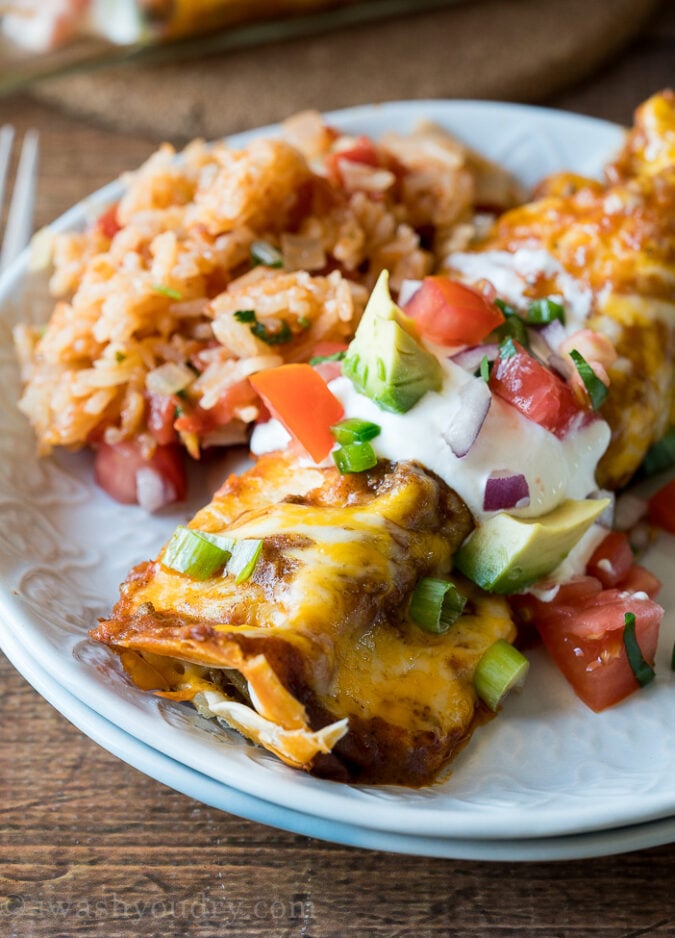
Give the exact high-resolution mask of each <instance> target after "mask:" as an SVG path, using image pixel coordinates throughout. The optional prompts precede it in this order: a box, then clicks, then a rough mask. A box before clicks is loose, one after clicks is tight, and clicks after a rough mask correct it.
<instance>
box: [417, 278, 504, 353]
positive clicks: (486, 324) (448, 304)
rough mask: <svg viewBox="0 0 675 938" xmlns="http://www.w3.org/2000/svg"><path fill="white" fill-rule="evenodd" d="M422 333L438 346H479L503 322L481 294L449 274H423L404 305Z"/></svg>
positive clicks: (494, 308)
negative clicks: (423, 276) (443, 275)
mask: <svg viewBox="0 0 675 938" xmlns="http://www.w3.org/2000/svg"><path fill="white" fill-rule="evenodd" d="M405 312H406V314H407V315H408V316H410V317H412V318H413V319H414V320H415V322H416V323H417V326H418V328H419V330H420V332H421V333H422V335H423V336H424V337H425V338H427V339H429V341H431V342H437V343H438V344H439V345H478V343H479V342H482V340H483V339H484V338H485V337H486V336H487V335H489V333H490V332H492V330H493V329H496V328H497V326H499V325H501V323H503V322H504V314H503V313H502V311H501V310H500V309H499V308H498V307H497V306H495V305H494V303H491V302H490V301H489V300H488V299H487V298H486V297H485V296H484V295H483V294H482V293H479V292H478V290H474V289H472V288H471V287H467V286H465V284H463V283H458V282H457V281H456V280H451V279H450V278H449V277H441V276H434V277H425V278H424V280H423V281H422V285H421V286H420V288H419V290H417V292H416V293H414V294H413V295H412V297H411V298H410V300H409V301H408V303H407V304H406V306H405Z"/></svg>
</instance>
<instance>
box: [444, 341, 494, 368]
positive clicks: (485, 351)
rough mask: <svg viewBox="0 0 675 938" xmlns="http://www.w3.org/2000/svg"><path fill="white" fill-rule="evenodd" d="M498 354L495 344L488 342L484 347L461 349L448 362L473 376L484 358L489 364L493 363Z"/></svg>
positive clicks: (473, 346) (474, 346)
mask: <svg viewBox="0 0 675 938" xmlns="http://www.w3.org/2000/svg"><path fill="white" fill-rule="evenodd" d="M498 354H499V346H498V345H497V343H496V342H490V343H487V344H486V345H472V346H471V347H470V348H465V349H462V351H461V352H457V354H456V355H453V356H452V358H451V359H450V361H451V362H454V363H455V365H459V366H460V368H464V370H465V371H469V372H471V374H473V373H474V371H475V370H476V369H477V368H478V367H479V365H480V363H481V362H482V361H483V359H484V358H485V357H486V356H487V360H488V361H489V362H493V361H494V360H495V359H496V357H497V355H498Z"/></svg>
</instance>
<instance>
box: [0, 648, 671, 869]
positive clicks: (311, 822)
mask: <svg viewBox="0 0 675 938" xmlns="http://www.w3.org/2000/svg"><path fill="white" fill-rule="evenodd" d="M5 639H6V644H5V649H4V650H5V652H6V653H7V654H8V656H9V659H10V661H11V662H12V664H13V665H14V666H15V668H16V669H17V670H18V671H20V672H21V673H22V674H23V675H24V677H25V678H26V679H27V680H28V681H29V682H30V683H31V684H32V685H33V687H34V688H35V689H36V690H37V691H38V692H39V693H40V694H41V695H42V696H43V697H44V698H45V700H47V701H49V703H51V704H52V706H54V707H55V708H56V709H57V710H58V711H59V712H60V713H61V714H62V715H63V716H65V717H66V718H67V719H68V720H70V722H71V723H73V724H74V725H75V726H77V727H78V728H79V729H80V730H82V732H83V733H85V734H86V735H87V736H89V738H90V739H93V740H94V742H96V743H98V744H99V745H100V746H102V747H103V748H104V749H107V750H108V752H111V753H113V755H116V756H118V757H119V758H120V759H122V760H123V761H124V762H126V763H127V764H128V765H131V766H133V767H134V768H136V769H138V770H139V771H141V772H144V773H145V774H146V775H149V776H150V777H151V778H154V779H156V780H157V781H160V782H162V783H163V784H164V785H168V786H169V787H170V788H174V789H175V790H176V791H180V792H182V793H183V794H184V795H188V796H189V797H190V798H195V799H197V800H198V801H201V802H203V803H204V804H208V805H211V806H212V807H215V808H219V809H220V810H222V811H227V812H228V813H229V814H236V815H238V816H239V817H244V818H247V819H248V820H251V821H258V822H259V823H261V824H268V825H269V826H271V827H278V828H281V829H282V830H287V831H291V832H293V833H295V834H303V835H305V836H308V837H317V838H319V839H320V840H330V841H333V842H334V843H340V844H346V845H347V846H350V847H368V848H370V849H371V850H386V851H389V852H392V853H405V854H418V855H421V856H432V857H446V858H452V859H456V860H491V861H500V862H505V861H507V862H512V861H542V860H580V859H584V858H586V857H599V856H607V855H609V854H615V853H627V852H628V851H631V850H641V849H643V848H645V847H655V846H658V845H660V844H666V843H670V842H671V841H672V840H675V818H674V817H669V818H662V819H661V820H658V821H651V822H647V823H645V824H636V825H634V826H631V827H618V828H611V829H610V830H604V831H594V832H592V833H588V834H573V835H571V836H569V837H532V838H529V839H526V840H460V839H457V838H451V837H444V838H443V837H416V836H414V835H405V834H397V833H389V832H387V831H375V830H371V829H369V828H367V827H358V826H356V825H353V824H343V823H340V822H339V821H328V820H326V819H325V818H318V817H315V816H314V815H311V814H303V813H302V812H299V811H292V810H290V809H289V808H282V807H279V806H278V805H274V804H272V803H270V802H268V801H264V800H262V799H260V798H253V797H252V796H251V795H248V794H247V793H246V792H245V791H239V790H237V789H234V788H230V787H229V786H227V785H223V784H222V782H216V781H214V780H213V779H212V778H209V776H207V775H203V774H202V773H200V772H197V771H195V770H194V769H191V768H188V766H186V765H183V764H182V763H180V762H176V761H175V760H173V759H170V758H169V757H168V756H165V755H164V754H163V753H161V752H158V751H157V750H156V749H153V748H152V747H150V746H146V745H145V744H144V743H142V742H140V741H139V740H138V739H136V738H135V737H134V736H130V735H129V734H128V733H125V732H124V731H123V730H121V729H120V728H119V727H118V726H116V725H115V724H114V723H110V722H109V721H108V720H105V719H104V718H103V717H102V716H100V715H99V714H97V713H96V712H95V711H94V710H90V709H89V707H87V706H86V705H85V704H84V703H82V701H81V700H78V699H77V697H73V696H72V694H69V693H68V692H67V691H66V690H64V689H63V687H61V685H60V684H59V683H58V681H55V680H54V678H52V677H50V676H49V675H48V674H47V672H46V671H44V670H43V669H42V668H40V666H39V665H37V664H36V663H35V661H33V660H32V659H31V658H30V657H28V656H27V654H26V651H25V649H24V648H23V647H22V645H21V642H20V641H19V640H17V637H16V636H14V637H13V638H12V639H9V637H8V636H7V634H6V635H5Z"/></svg>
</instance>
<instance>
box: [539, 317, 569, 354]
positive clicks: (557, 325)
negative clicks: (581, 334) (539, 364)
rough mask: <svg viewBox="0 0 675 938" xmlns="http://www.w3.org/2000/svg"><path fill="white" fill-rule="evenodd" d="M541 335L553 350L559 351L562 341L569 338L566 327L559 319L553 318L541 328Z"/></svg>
mask: <svg viewBox="0 0 675 938" xmlns="http://www.w3.org/2000/svg"><path fill="white" fill-rule="evenodd" d="M539 335H540V336H541V337H542V338H543V339H544V340H545V341H546V344H547V345H548V347H549V348H550V349H551V351H552V352H557V351H558V348H559V346H560V345H561V343H562V342H564V341H565V339H566V338H567V333H566V332H565V327H564V326H563V324H562V323H561V322H560V320H559V319H552V320H551V322H549V323H547V324H546V325H545V326H543V327H542V328H541V329H539Z"/></svg>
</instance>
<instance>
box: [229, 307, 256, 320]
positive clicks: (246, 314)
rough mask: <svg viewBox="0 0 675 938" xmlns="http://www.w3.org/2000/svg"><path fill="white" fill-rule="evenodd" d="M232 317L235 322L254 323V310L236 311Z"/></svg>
mask: <svg viewBox="0 0 675 938" xmlns="http://www.w3.org/2000/svg"><path fill="white" fill-rule="evenodd" d="M232 315H233V316H234V318H235V319H236V320H237V322H255V321H256V320H255V310H254V309H236V310H235V311H234V312H233V313H232Z"/></svg>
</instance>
